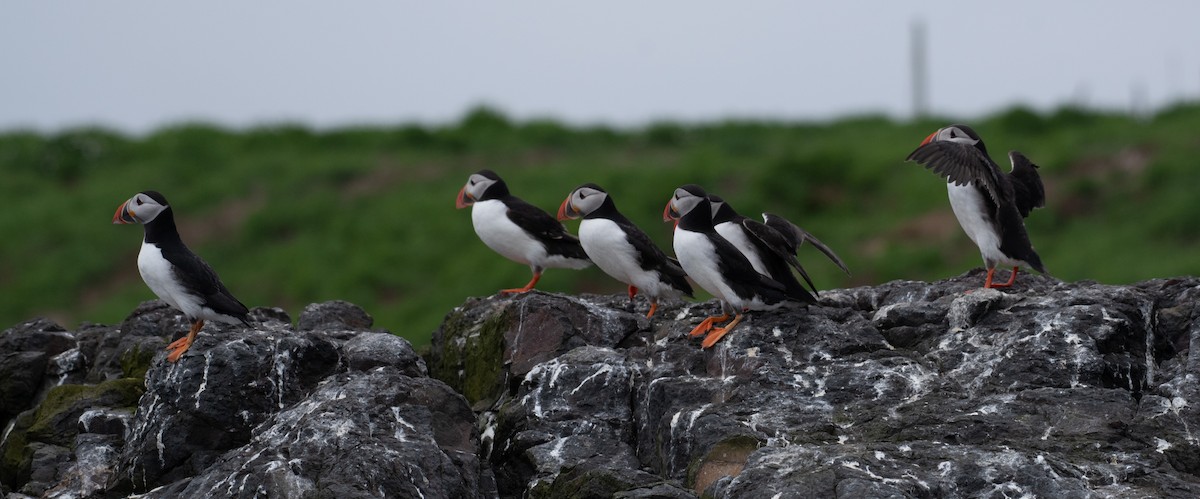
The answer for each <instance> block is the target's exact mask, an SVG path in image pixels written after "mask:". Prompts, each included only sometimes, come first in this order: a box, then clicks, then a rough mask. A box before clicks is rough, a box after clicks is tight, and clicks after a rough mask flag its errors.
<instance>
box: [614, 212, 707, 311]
mask: <svg viewBox="0 0 1200 499" xmlns="http://www.w3.org/2000/svg"><path fill="white" fill-rule="evenodd" d="M617 224H618V225H620V226H621V229H622V230H624V231H625V240H627V241H629V244H631V245H633V249H634V250H636V251H637V256H638V263H639V264H641V266H642V268H643V269H646V270H656V271H658V273H659V274H661V275H662V276H663V278H664V279H665V281H666V282H668V283H669V284H671V286H672V287H674V288H675V289H678V290H679V291H680V292H682V293H683V294H685V295H687V296H689V297H691V296H693V292H692V285H691V284H689V283H688V282H687V273H686V272H684V271H683V267H681V266H680V265H679V262H678V261H676V260H675V259H674V258H669V257H667V254H666V253H663V251H662V250H661V249H659V247H658V246H657V245H655V244H654V241H652V240H650V236H648V235H646V233H645V232H643V231H642V229H639V228H638V227H637V226H636V225H633V223H623V222H620V221H618V222H617Z"/></svg>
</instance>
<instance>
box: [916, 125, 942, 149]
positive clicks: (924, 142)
mask: <svg viewBox="0 0 1200 499" xmlns="http://www.w3.org/2000/svg"><path fill="white" fill-rule="evenodd" d="M940 131H942V129H940V128H939V129H937V130H934V131H933V133H931V134H929V136H928V137H925V140H922V141H921V145H925V144H928V143H930V142H933V138H934V137H936V136H937V134H938V132H940Z"/></svg>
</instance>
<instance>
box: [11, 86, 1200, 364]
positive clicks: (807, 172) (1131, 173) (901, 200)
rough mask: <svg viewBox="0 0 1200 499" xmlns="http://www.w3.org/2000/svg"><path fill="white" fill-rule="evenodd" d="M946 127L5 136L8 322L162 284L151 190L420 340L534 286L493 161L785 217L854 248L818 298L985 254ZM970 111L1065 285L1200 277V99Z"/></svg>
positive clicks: (126, 302) (860, 121)
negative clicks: (1044, 201) (513, 290)
mask: <svg viewBox="0 0 1200 499" xmlns="http://www.w3.org/2000/svg"><path fill="white" fill-rule="evenodd" d="M953 121H956V120H954V119H951V118H936V119H926V120H921V121H919V122H915V123H912V122H895V121H891V120H888V119H885V118H880V117H874V116H860V117H851V118H845V119H840V120H836V121H831V122H822V123H786V122H741V121H739V122H717V123H704V124H695V125H684V124H677V123H657V124H653V125H650V126H647V127H645V128H640V129H629V130H620V129H610V128H604V127H588V128H575V127H569V126H565V125H562V124H559V123H556V122H553V121H547V120H537V121H530V122H523V123H514V122H512V121H509V120H508V119H507V118H505V117H504V116H502V115H500V114H498V113H496V112H494V111H490V110H487V109H479V110H476V111H473V112H472V113H470V114H468V115H467V116H466V117H465V118H464V119H463V120H462V121H461V122H459V123H457V124H454V125H451V126H445V127H420V126H396V127H359V128H346V129H338V130H330V131H314V130H311V129H308V128H306V127H303V126H295V125H282V126H271V127H262V128H255V129H250V130H245V131H232V130H226V129H222V128H218V127H213V126H209V125H204V124H183V125H178V126H172V127H168V128H164V129H161V130H158V131H156V132H154V133H152V134H150V135H148V136H144V137H129V136H124V135H121V134H119V133H114V132H112V131H108V130H103V129H93V128H85V129H76V130H68V131H64V132H61V133H57V134H53V135H38V134H33V133H23V132H10V133H7V134H2V135H0V175H2V178H3V181H2V182H0V194H3V198H2V199H3V200H4V202H5V206H6V209H5V211H4V215H2V216H0V241H3V244H0V284H2V286H3V300H2V301H0V325H8V324H15V323H17V322H19V321H22V320H25V319H28V318H30V317H32V316H35V315H48V316H50V317H52V318H54V319H56V320H59V321H60V322H63V323H64V324H63V325H64V326H67V327H73V326H74V325H75V324H76V323H77V322H79V321H85V320H86V321H92V322H103V323H115V322H118V321H120V320H121V319H122V318H123V317H124V316H125V315H126V314H127V313H128V312H129V311H130V310H132V309H133V307H134V306H135V305H136V304H137V303H138V302H139V301H141V300H146V299H151V298H153V295H152V294H151V293H150V291H149V290H148V289H147V288H146V287H145V286H144V285H143V284H142V282H141V280H140V278H139V277H138V275H137V269H136V263H135V260H136V253H137V248H138V244H139V241H140V238H141V229H140V227H136V226H112V225H110V217H111V214H112V213H113V211H114V210H115V209H116V207H117V205H118V204H120V203H121V202H122V201H124V200H125V199H127V198H129V197H130V196H131V195H133V194H134V193H135V192H138V191H140V190H146V189H156V190H159V191H161V192H163V193H164V194H165V195H166V196H167V198H168V199H169V200H170V202H171V204H172V206H173V207H174V208H175V212H176V216H177V218H178V224H179V226H180V231H181V233H182V235H183V237H184V240H185V241H187V242H188V243H189V245H191V246H192V248H193V249H194V250H196V252H197V253H199V254H200V255H202V256H203V257H204V258H205V259H206V260H208V261H209V263H211V264H212V265H213V267H214V268H216V269H217V271H218V272H219V273H220V274H221V276H222V278H223V280H224V281H225V283H226V284H227V285H228V286H229V288H230V289H231V290H233V291H234V293H235V294H237V295H238V297H239V298H241V299H242V301H243V302H245V303H246V304H247V305H250V306H280V307H283V308H285V309H286V310H288V311H289V312H290V313H292V314H293V315H296V314H298V313H299V311H300V310H301V308H302V307H303V306H304V305H305V304H308V303H311V302H316V301H324V300H331V299H344V300H349V301H352V302H354V303H357V304H359V305H361V306H363V307H364V308H365V309H366V310H367V311H368V312H369V313H371V314H372V315H373V316H374V317H375V318H376V324H377V326H378V327H383V328H387V329H389V330H391V331H393V332H396V333H398V334H401V335H403V336H405V337H406V338H408V339H410V340H411V341H413V342H414V343H416V344H418V345H421V344H424V343H427V342H428V339H429V336H430V334H431V333H432V332H433V331H434V330H435V329H436V328H437V325H438V324H439V323H440V322H441V320H442V318H443V316H444V315H445V314H446V313H447V312H448V311H450V310H451V309H452V308H453V307H455V306H457V305H458V304H460V303H462V301H463V300H465V299H466V298H467V297H468V296H478V295H487V294H491V293H493V292H495V291H496V290H497V289H499V288H503V287H514V286H518V285H521V284H524V283H525V282H526V281H527V280H528V279H529V270H528V269H527V268H525V267H524V266H521V265H518V264H515V263H512V262H509V261H507V260H505V259H503V258H502V257H500V256H499V255H496V254H495V253H493V252H491V251H490V250H488V249H487V248H486V247H484V246H483V244H482V243H481V242H479V240H478V239H477V238H476V237H475V234H474V233H473V231H472V229H471V223H470V214H469V213H468V212H467V211H466V210H461V211H459V210H455V209H454V207H453V206H454V205H453V203H454V195H455V193H457V192H458V189H459V187H461V185H462V183H463V182H465V180H466V177H467V175H469V174H470V173H471V172H474V171H476V170H479V169H481V168H491V169H493V170H495V171H497V172H498V173H500V174H501V175H502V176H503V177H504V178H505V179H506V181H507V182H508V183H509V186H510V188H511V189H512V191H513V193H514V194H516V195H518V196H521V197H523V198H525V199H526V200H528V201H530V202H531V203H534V204H536V205H538V206H541V207H543V208H545V209H546V210H547V211H551V212H553V210H554V209H555V208H556V207H557V206H558V204H559V203H560V202H561V201H562V199H563V198H564V197H565V196H566V195H567V193H568V192H570V190H571V189H573V188H574V187H576V186H578V185H579V184H582V183H585V182H596V183H598V184H600V185H602V186H604V187H605V188H606V189H607V190H608V191H609V192H610V193H612V195H613V196H614V199H615V200H616V202H617V205H618V206H619V207H620V208H621V210H622V211H623V212H624V213H625V214H626V215H627V216H628V217H630V218H631V219H632V220H633V221H634V222H636V223H637V224H639V225H640V226H642V228H643V229H645V230H646V231H647V232H648V233H649V234H651V236H652V237H654V238H655V240H656V241H657V242H658V243H659V244H660V245H662V246H663V247H664V248H669V247H670V245H669V242H670V225H669V224H664V223H663V222H662V221H661V213H662V208H663V205H664V204H665V203H666V201H667V198H668V197H669V196H670V194H671V192H672V190H673V189H674V188H675V187H677V186H679V185H681V184H684V183H698V184H701V185H703V186H705V187H706V188H708V189H709V190H710V191H713V192H715V193H719V194H721V195H722V196H724V197H725V198H726V199H727V200H728V201H729V202H730V203H731V204H733V206H735V207H736V208H738V209H739V210H740V211H742V212H743V213H745V214H747V215H755V214H757V213H758V212H762V211H772V212H775V213H779V214H781V215H784V216H786V217H788V218H790V219H792V220H793V221H795V222H796V223H798V224H799V225H801V226H803V227H805V228H806V229H808V230H809V231H810V232H813V233H814V234H816V235H817V236H818V237H820V238H821V239H822V240H824V241H825V242H826V243H827V244H829V245H830V246H831V247H833V248H834V249H835V250H837V251H838V253H839V254H840V255H841V256H842V257H843V258H844V259H845V260H846V262H847V263H848V264H849V265H850V267H851V270H853V271H854V276H853V277H846V276H845V275H843V274H841V273H840V272H839V271H838V270H837V269H836V268H835V267H834V266H833V265H832V264H829V263H828V262H826V261H824V260H823V258H822V257H820V256H819V255H818V254H817V253H816V252H815V251H811V250H809V251H807V252H806V253H802V255H801V258H802V261H804V262H806V267H807V268H808V270H809V271H810V273H811V274H812V277H813V279H814V280H815V281H816V282H817V284H818V286H820V287H822V288H834V287H845V286H855V285H866V284H874V283H878V282H883V281H887V280H892V279H925V280H931V279H939V278H943V277H947V276H951V275H957V274H958V273H961V272H963V271H965V270H967V269H969V268H971V267H975V266H979V265H980V260H979V256H978V251H977V250H976V249H975V248H974V247H973V246H972V245H971V243H970V241H969V240H967V238H966V236H964V235H963V234H962V233H961V231H960V230H959V229H958V227H957V225H956V224H955V223H954V221H953V216H952V215H950V211H949V210H950V209H949V206H948V204H947V202H946V194H945V187H944V185H943V183H942V182H940V181H939V180H938V179H937V178H936V177H935V176H933V175H932V174H930V173H929V172H927V171H925V170H924V169H923V168H921V167H920V166H917V165H915V164H910V163H904V161H903V160H904V157H905V156H906V155H907V154H908V153H909V152H911V151H912V149H913V148H914V147H915V146H916V145H917V144H918V143H919V142H920V141H921V139H923V138H924V137H925V136H926V135H928V134H929V133H930V132H932V131H933V130H934V129H936V128H938V127H940V126H943V125H945V124H948V123H950V122H953ZM971 124H972V125H973V126H974V127H975V128H976V130H978V131H979V132H980V134H981V135H982V136H983V137H985V139H986V140H987V143H988V144H989V147H990V151H991V153H992V155H993V158H995V159H996V160H997V161H998V162H1000V163H1001V164H1002V165H1005V166H1006V167H1007V159H1006V158H1005V157H1004V156H1005V152H1006V151H1008V150H1009V149H1014V148H1016V149H1020V150H1021V151H1023V152H1025V153H1026V154H1027V155H1028V156H1029V157H1030V158H1032V159H1033V160H1034V161H1035V162H1036V163H1038V164H1039V165H1041V166H1042V169H1041V173H1042V176H1043V178H1044V180H1045V182H1046V184H1047V189H1048V196H1049V200H1048V206H1047V208H1045V209H1042V210H1038V211H1036V212H1035V213H1034V214H1033V216H1032V217H1031V218H1030V219H1029V220H1028V227H1029V231H1030V235H1031V238H1032V239H1033V241H1034V243H1035V245H1036V246H1037V249H1038V251H1039V252H1040V253H1041V255H1042V258H1043V260H1044V262H1045V264H1046V266H1047V268H1048V269H1049V270H1050V271H1051V272H1052V273H1053V275H1055V276H1057V277H1059V278H1061V279H1064V280H1068V281H1073V280H1081V279H1093V280H1097V281H1101V282H1106V283H1127V282H1132V281H1136V280H1141V279H1147V278H1153V277H1164V276H1172V275H1183V274H1191V275H1195V274H1200V252H1198V251H1196V250H1197V247H1198V243H1200V230H1197V229H1196V224H1195V222H1194V219H1195V217H1196V216H1197V214H1200V197H1198V196H1196V195H1195V189H1196V187H1195V186H1197V185H1200V168H1198V166H1200V165H1197V162H1198V161H1200V107H1197V106H1194V105H1193V106H1178V107H1175V108H1172V109H1168V110H1165V111H1163V112H1161V113H1159V114H1158V115H1156V116H1153V117H1150V118H1148V119H1135V118H1133V117H1129V116H1125V115H1120V114H1106V113H1099V112H1093V111H1087V110H1080V109H1073V108H1063V109H1060V110H1057V111H1054V112H1050V113H1045V114H1038V113H1036V112H1032V111H1029V110H1027V109H1021V108H1017V109H1012V110H1008V111H1005V112H1002V113H998V114H996V115H993V116H987V117H984V118H982V119H978V120H974V121H973V122H972V123H971ZM567 225H568V227H569V228H570V229H571V230H572V231H573V230H574V229H575V228H576V223H575V222H569V223H568V224H567ZM539 288H540V289H543V290H547V291H560V292H585V291H586V292H600V293H617V292H621V291H623V289H624V286H622V285H620V284H619V283H617V282H615V281H613V280H611V279H609V278H608V277H606V276H604V275H603V274H602V273H601V272H600V271H598V270H596V269H594V268H592V269H588V270H584V271H570V270H550V271H548V272H547V273H546V275H545V278H544V279H543V281H542V284H539Z"/></svg>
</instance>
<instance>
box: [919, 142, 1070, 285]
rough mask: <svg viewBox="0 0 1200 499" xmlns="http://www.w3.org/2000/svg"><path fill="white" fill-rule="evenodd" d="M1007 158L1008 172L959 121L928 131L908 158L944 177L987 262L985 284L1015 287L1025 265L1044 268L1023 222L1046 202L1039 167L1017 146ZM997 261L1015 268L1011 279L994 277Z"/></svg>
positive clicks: (958, 212) (961, 218)
mask: <svg viewBox="0 0 1200 499" xmlns="http://www.w3.org/2000/svg"><path fill="white" fill-rule="evenodd" d="M1008 159H1009V162H1011V163H1012V170H1011V171H1010V172H1009V173H1007V174H1006V173H1004V172H1002V171H1000V166H999V165H997V164H996V162H995V161H992V158H991V156H989V155H988V152H987V147H985V146H984V144H983V139H981V138H980V137H979V134H978V133H975V130H973V129H972V128H971V127H969V126H967V125H959V124H955V125H950V126H947V127H944V128H939V129H938V130H937V131H935V132H933V133H931V134H929V136H928V137H925V140H924V141H922V142H921V145H920V146H919V147H917V149H916V150H914V151H913V152H912V154H909V155H908V158H907V161H912V162H916V163H917V164H920V165H922V166H924V167H926V168H928V169H929V170H931V171H933V172H934V173H936V174H938V175H939V176H941V177H944V178H945V179H946V189H947V190H948V191H949V196H950V207H951V208H952V209H953V210H954V216H955V217H957V218H958V224H959V225H961V226H962V228H963V231H964V232H966V233H967V237H970V238H971V241H972V242H974V243H975V246H978V247H979V253H980V255H981V256H982V257H983V263H984V265H985V266H986V267H987V278H986V279H985V280H984V283H983V287H985V288H1003V287H1009V286H1012V285H1013V283H1014V282H1015V281H1016V279H1017V270H1018V269H1020V268H1021V267H1029V268H1032V269H1034V270H1036V271H1038V272H1039V273H1042V274H1045V273H1046V268H1045V267H1044V266H1043V265H1042V259H1041V257H1039V256H1038V254H1037V251H1034V249H1033V243H1031V242H1030V241H1029V234H1028V233H1027V232H1026V231H1025V221H1024V219H1025V217H1028V216H1029V213H1030V212H1031V211H1033V209H1034V208H1040V207H1042V206H1045V205H1046V191H1045V189H1044V188H1043V186H1042V179H1041V177H1040V176H1039V175H1038V171H1037V169H1038V166H1037V165H1035V164H1033V162H1032V161H1030V160H1029V158H1027V157H1025V155H1024V154H1021V153H1020V152H1018V151H1011V152H1009V153H1008ZM997 265H1004V266H1010V267H1012V273H1011V274H1010V275H1009V277H1008V281H1007V282H1004V283H997V282H993V275H994V274H995V272H996V266H997Z"/></svg>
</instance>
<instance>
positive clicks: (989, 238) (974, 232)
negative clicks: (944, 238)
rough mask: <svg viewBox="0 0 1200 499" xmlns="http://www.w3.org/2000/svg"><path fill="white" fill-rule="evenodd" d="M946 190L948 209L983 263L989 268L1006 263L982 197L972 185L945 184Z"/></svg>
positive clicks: (997, 235) (1006, 259)
mask: <svg viewBox="0 0 1200 499" xmlns="http://www.w3.org/2000/svg"><path fill="white" fill-rule="evenodd" d="M946 189H947V191H948V193H949V196H950V208H952V209H953V210H954V216H955V217H957V218H958V224H959V225H961V226H962V228H963V231H964V232H966V233H967V237H969V238H971V241H972V242H974V243H975V246H978V247H979V253H980V255H981V256H982V257H983V260H984V263H986V264H987V265H988V266H989V267H992V266H995V265H996V264H997V263H1002V262H1006V261H1008V258H1007V257H1005V256H1004V254H1003V253H1001V252H1000V238H999V234H997V233H996V228H995V226H994V225H992V223H991V221H990V214H989V213H987V204H986V203H984V200H983V195H982V194H980V193H979V190H978V189H976V188H975V186H974V185H972V184H967V185H954V184H953V183H947V184H946Z"/></svg>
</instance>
